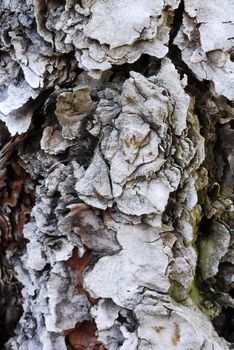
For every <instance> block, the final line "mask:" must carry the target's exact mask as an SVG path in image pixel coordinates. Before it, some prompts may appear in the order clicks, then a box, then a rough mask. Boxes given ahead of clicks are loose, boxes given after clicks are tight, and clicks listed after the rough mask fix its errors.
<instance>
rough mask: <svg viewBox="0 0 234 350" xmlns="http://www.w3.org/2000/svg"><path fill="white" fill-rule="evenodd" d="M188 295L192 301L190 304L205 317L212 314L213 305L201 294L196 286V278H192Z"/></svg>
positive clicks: (210, 316)
mask: <svg viewBox="0 0 234 350" xmlns="http://www.w3.org/2000/svg"><path fill="white" fill-rule="evenodd" d="M189 297H190V300H191V301H192V304H193V305H194V306H195V307H198V308H199V309H200V310H201V311H202V312H203V313H204V314H205V315H206V316H207V317H209V318H212V317H213V315H214V307H213V304H212V303H211V302H209V301H208V300H205V299H204V298H203V296H202V295H201V293H200V291H199V288H198V282H197V279H196V278H194V280H193V282H192V284H191V287H190V291H189Z"/></svg>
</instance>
